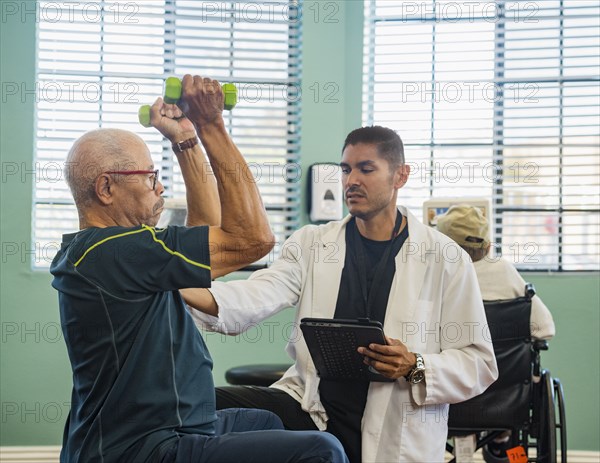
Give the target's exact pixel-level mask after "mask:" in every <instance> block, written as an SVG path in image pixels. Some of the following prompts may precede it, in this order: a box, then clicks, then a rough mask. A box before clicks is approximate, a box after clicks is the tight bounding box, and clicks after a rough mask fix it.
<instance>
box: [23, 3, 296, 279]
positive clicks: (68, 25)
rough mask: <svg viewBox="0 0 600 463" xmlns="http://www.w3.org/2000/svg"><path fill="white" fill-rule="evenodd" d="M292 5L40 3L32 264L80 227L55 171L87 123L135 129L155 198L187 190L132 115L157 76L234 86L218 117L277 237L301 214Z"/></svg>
mask: <svg viewBox="0 0 600 463" xmlns="http://www.w3.org/2000/svg"><path fill="white" fill-rule="evenodd" d="M301 7H302V1H301V0H297V1H296V0H294V1H291V0H290V1H281V0H280V1H274V0H261V2H259V3H257V2H249V1H221V2H204V1H190V0H187V1H184V0H135V1H131V0H121V1H117V0H103V1H94V2H54V1H40V2H38V5H37V15H38V34H37V39H38V47H37V48H38V56H37V79H36V89H35V90H36V96H37V98H36V102H37V111H36V114H37V121H36V137H35V170H36V182H35V191H34V207H33V241H34V243H35V246H36V254H35V256H34V262H33V267H34V268H45V267H48V266H49V265H50V262H51V260H52V258H53V257H54V254H55V253H56V251H57V249H58V246H59V243H60V241H61V235H62V233H67V232H72V231H75V230H77V229H78V221H77V214H76V210H75V207H74V205H73V201H72V198H71V194H70V192H69V190H68V187H67V185H66V183H65V182H64V177H63V173H62V170H63V167H64V163H65V159H66V155H67V153H68V150H69V149H70V147H71V145H72V143H73V141H74V140H75V139H76V138H78V137H79V136H81V135H82V134H83V133H85V132H86V131H88V130H92V129H95V128H98V127H104V128H107V127H118V128H122V129H126V130H130V131H132V132H135V133H137V134H138V135H140V136H141V137H142V138H143V139H144V141H145V142H146V143H147V144H148V146H149V149H150V151H151V153H152V157H153V160H154V162H155V165H156V167H157V168H159V169H160V172H161V174H160V175H161V181H162V182H163V184H164V185H165V195H164V196H165V197H174V198H180V197H185V192H184V186H183V179H182V177H181V172H180V170H179V167H178V165H177V162H176V160H174V155H173V153H172V151H171V147H170V144H169V142H168V141H166V140H163V137H162V135H161V134H160V133H158V132H157V131H156V130H154V129H145V128H143V127H141V126H140V125H139V124H138V122H137V111H138V108H139V106H140V105H141V104H151V103H153V102H154V100H155V99H156V97H157V96H160V95H162V91H163V82H164V79H165V78H166V77H169V76H172V75H174V76H180V77H181V76H183V75H184V74H187V73H190V74H200V75H203V76H210V77H212V78H215V79H218V80H219V81H220V82H232V83H235V84H236V86H237V87H238V91H239V103H238V105H237V106H236V107H235V108H234V110H233V111H232V112H231V113H228V112H227V111H226V112H224V116H225V122H226V125H227V127H228V130H229V132H230V134H231V136H232V138H233V140H234V141H235V143H236V144H237V146H238V147H239V149H240V151H241V152H242V154H243V155H244V157H245V159H246V161H247V162H248V164H249V165H250V168H251V170H252V172H253V174H254V176H255V178H256V180H257V182H258V186H259V189H260V192H261V195H262V198H263V202H264V204H265V207H266V209H267V212H268V215H269V219H270V223H271V227H272V229H273V231H274V233H275V235H276V238H277V243H278V246H279V245H280V244H282V243H283V241H284V240H285V238H287V236H289V234H291V232H292V231H293V230H294V229H296V228H297V226H298V221H299V207H300V205H299V201H300V182H299V180H300V166H299V146H300V133H301V115H300V101H299V95H300V86H301V72H300V64H301V45H302V21H301V13H300V9H301ZM278 246H276V250H275V251H274V252H273V253H272V254H271V255H270V256H268V257H267V258H266V259H263V260H262V261H261V262H260V264H265V263H267V262H268V261H269V260H271V259H272V258H273V256H274V255H275V254H276V252H277V248H278Z"/></svg>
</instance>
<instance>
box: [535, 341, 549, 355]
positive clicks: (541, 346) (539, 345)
mask: <svg viewBox="0 0 600 463" xmlns="http://www.w3.org/2000/svg"><path fill="white" fill-rule="evenodd" d="M533 349H534V350H536V351H537V352H539V351H541V350H548V341H546V340H545V339H534V340H533Z"/></svg>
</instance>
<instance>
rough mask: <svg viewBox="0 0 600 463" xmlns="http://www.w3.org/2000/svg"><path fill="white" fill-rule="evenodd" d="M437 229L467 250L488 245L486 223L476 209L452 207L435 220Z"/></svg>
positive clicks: (459, 206) (466, 206)
mask: <svg viewBox="0 0 600 463" xmlns="http://www.w3.org/2000/svg"><path fill="white" fill-rule="evenodd" d="M437 229H438V230H439V231H441V232H442V233H443V234H444V235H447V236H449V237H450V238H452V239H453V240H454V241H456V242H457V243H458V244H460V245H461V246H463V247H467V248H484V247H487V245H488V244H490V238H489V228H488V221H487V219H486V218H485V216H484V215H483V214H482V213H481V210H480V209H479V208H477V207H473V206H468V205H466V204H460V205H458V206H452V207H451V208H450V209H448V210H447V211H446V213H445V214H443V215H440V216H439V217H438V219H437Z"/></svg>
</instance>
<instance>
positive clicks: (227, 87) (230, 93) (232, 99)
mask: <svg viewBox="0 0 600 463" xmlns="http://www.w3.org/2000/svg"><path fill="white" fill-rule="evenodd" d="M221 88H222V89H223V95H225V104H224V105H223V107H224V108H225V109H226V110H228V111H231V110H232V109H233V108H234V107H235V105H236V104H237V102H238V91H237V87H236V86H235V85H233V84H223V85H221Z"/></svg>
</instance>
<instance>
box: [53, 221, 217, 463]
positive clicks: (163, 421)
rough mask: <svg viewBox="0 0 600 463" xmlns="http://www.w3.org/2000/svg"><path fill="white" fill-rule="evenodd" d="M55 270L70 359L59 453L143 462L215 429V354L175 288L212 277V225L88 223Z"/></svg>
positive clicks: (78, 458)
mask: <svg viewBox="0 0 600 463" xmlns="http://www.w3.org/2000/svg"><path fill="white" fill-rule="evenodd" d="M50 271H51V273H52V274H53V275H54V280H53V281H52V286H53V287H54V288H55V289H57V290H58V292H59V296H58V297H59V306H60V317H61V325H62V330H63V335H64V338H65V342H66V344H67V350H68V353H69V358H70V361H71V366H72V369H73V391H72V398H71V411H70V414H69V417H68V419H67V423H66V425H65V432H64V437H63V448H62V453H61V462H82V463H84V462H85V463H91V462H104V463H109V462H117V461H123V462H127V463H131V462H138V461H139V462H145V461H149V460H151V459H153V458H154V457H155V456H157V455H158V454H160V449H161V448H163V447H165V446H167V445H169V444H171V443H172V442H173V441H174V440H175V439H177V436H178V435H181V434H186V433H187V434H189V433H199V434H212V433H214V421H215V420H216V415H215V397H214V384H213V379H212V371H211V370H212V359H211V357H210V354H209V353H208V349H207V348H206V345H205V343H204V340H203V339H202V336H201V335H200V333H199V331H198V330H197V328H196V326H195V325H194V322H193V321H192V318H191V316H190V315H189V313H188V312H187V309H186V306H185V303H184V302H183V299H182V298H181V295H180V294H179V291H178V290H179V289H180V288H189V287H210V282H211V279H210V257H209V250H208V227H191V228H186V227H168V228H165V229H162V230H161V229H154V228H151V227H147V226H141V227H136V228H123V227H108V228H89V229H85V230H82V231H80V232H78V233H74V234H70V235H64V236H63V243H62V247H61V249H60V251H59V252H58V254H57V255H56V257H55V259H54V261H53V262H52V265H51V267H50ZM151 456H152V457H151Z"/></svg>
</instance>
